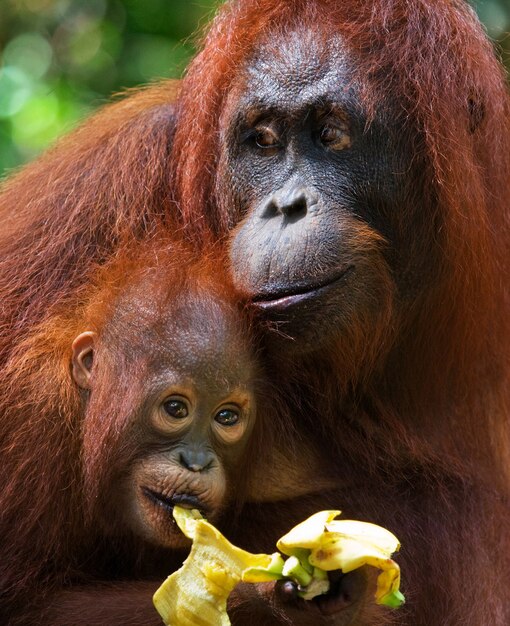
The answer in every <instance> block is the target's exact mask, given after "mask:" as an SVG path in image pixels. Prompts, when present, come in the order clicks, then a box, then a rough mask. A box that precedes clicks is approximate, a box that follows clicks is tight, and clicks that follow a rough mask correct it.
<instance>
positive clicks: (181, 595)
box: [153, 506, 404, 626]
mask: <svg viewBox="0 0 510 626" xmlns="http://www.w3.org/2000/svg"><path fill="white" fill-rule="evenodd" d="M339 514H340V511H320V512H319V513H316V514H315V515H312V516H311V517H309V518H308V519H307V520H305V521H304V522H302V523H301V524H298V525H297V526H295V527H294V528H293V529H292V530H291V531H290V532H289V533H287V534H286V535H284V536H283V537H282V538H281V539H280V540H279V541H278V543H277V547H278V549H279V550H280V551H281V552H282V553H283V554H285V555H287V556H288V557H289V558H287V560H286V561H284V560H283V558H282V556H281V555H280V554H279V553H274V554H272V555H269V554H251V553H250V552H246V551H245V550H241V549H240V548H237V547H236V546H234V545H232V544H231V543H230V542H229V541H228V540H227V539H226V538H225V537H224V536H223V535H222V534H221V533H220V532H219V531H218V530H217V529H216V528H215V527H214V526H212V525H211V524H209V523H208V522H207V521H206V520H205V519H203V518H201V516H200V513H199V512H198V511H195V510H192V511H190V510H188V509H183V508H181V507H178V506H176V507H174V517H175V520H176V522H177V524H178V526H179V528H180V529H181V530H182V532H183V533H184V534H185V535H186V536H187V537H189V538H190V539H191V540H192V541H193V544H192V547H191V552H190V554H189V556H188V558H187V559H186V560H185V561H184V563H183V565H182V567H181V568H180V569H179V570H178V571H177V572H174V573H173V574H171V575H170V576H169V577H168V578H167V579H166V581H165V582H164V583H163V584H162V585H161V587H160V588H159V589H158V590H157V591H156V593H155V594H154V598H153V600H154V605H155V607H156V609H157V611H158V613H159V614H160V615H161V617H162V618H163V621H164V623H165V624H167V625H168V626H228V625H229V624H230V620H229V618H228V615H227V599H228V596H229V594H230V593H231V591H232V590H233V589H234V587H235V586H236V585H237V583H239V582H241V581H243V582H249V583H258V582H266V581H271V580H279V579H283V578H288V579H291V580H293V581H295V582H296V583H297V584H298V585H299V589H300V595H301V596H302V597H303V598H305V600H310V599H312V598H314V597H315V596H317V595H320V594H323V593H326V592H327V591H328V589H329V579H328V576H327V572H328V571H332V570H342V572H344V573H348V572H350V571H352V570H354V569H357V568H358V567H361V566H363V565H372V566H374V567H377V568H379V569H380V570H381V574H379V577H378V579H377V591H376V594H375V600H376V602H377V603H378V604H385V605H387V606H391V607H394V608H396V607H398V606H400V605H401V604H402V603H403V602H404V596H403V595H402V594H401V593H400V591H399V584H400V568H399V566H398V565H397V563H395V561H393V560H392V559H391V555H392V554H393V552H396V551H397V550H398V549H399V547H400V544H399V542H398V539H397V538H396V537H395V535H393V534H392V533H390V532H389V531H388V530H385V529H384V528H381V527H380V526H376V525H375V524H370V523H367V522H357V521H352V520H335V519H334V518H335V517H337V516H338V515H339Z"/></svg>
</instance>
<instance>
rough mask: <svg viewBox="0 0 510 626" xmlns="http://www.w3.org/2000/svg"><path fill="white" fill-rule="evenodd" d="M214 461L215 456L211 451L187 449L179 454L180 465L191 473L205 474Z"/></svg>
mask: <svg viewBox="0 0 510 626" xmlns="http://www.w3.org/2000/svg"><path fill="white" fill-rule="evenodd" d="M213 461H214V454H213V452H211V451H210V450H203V449H198V450H197V449H190V448H185V449H184V450H181V451H180V453H179V463H180V464H181V465H182V467H184V468H186V469H187V470H189V471H190V472H203V471H205V470H207V469H209V468H210V467H211V465H212V464H213Z"/></svg>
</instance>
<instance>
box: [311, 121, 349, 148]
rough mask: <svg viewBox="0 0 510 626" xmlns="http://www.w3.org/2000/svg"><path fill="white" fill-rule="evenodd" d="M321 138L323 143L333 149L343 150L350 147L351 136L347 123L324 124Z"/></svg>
mask: <svg viewBox="0 0 510 626" xmlns="http://www.w3.org/2000/svg"><path fill="white" fill-rule="evenodd" d="M319 139H320V142H321V143H322V145H324V146H326V147H327V148H330V149H331V150H343V149H344V148H350V146H351V137H350V136H349V133H348V128H347V126H346V125H343V124H342V125H339V126H337V125H335V124H324V126H322V127H321V129H320V131H319Z"/></svg>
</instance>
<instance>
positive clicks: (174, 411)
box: [163, 398, 189, 419]
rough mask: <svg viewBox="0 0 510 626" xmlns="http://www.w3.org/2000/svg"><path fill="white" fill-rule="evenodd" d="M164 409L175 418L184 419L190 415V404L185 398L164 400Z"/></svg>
mask: <svg viewBox="0 0 510 626" xmlns="http://www.w3.org/2000/svg"><path fill="white" fill-rule="evenodd" d="M163 409H164V411H165V413H167V415H170V417H174V418H175V419H184V418H185V417H188V415H189V410H188V405H187V404H186V402H184V400H180V399H178V398H168V400H165V401H164V402H163Z"/></svg>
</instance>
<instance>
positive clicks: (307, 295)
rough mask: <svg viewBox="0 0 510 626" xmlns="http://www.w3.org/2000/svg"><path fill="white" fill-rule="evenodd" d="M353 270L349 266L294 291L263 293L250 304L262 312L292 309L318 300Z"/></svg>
mask: <svg viewBox="0 0 510 626" xmlns="http://www.w3.org/2000/svg"><path fill="white" fill-rule="evenodd" d="M353 270H354V265H349V266H348V267H347V268H345V269H343V270H342V271H341V272H340V273H337V274H335V275H334V276H333V277H328V278H325V279H324V280H322V281H320V282H316V283H314V284H313V285H303V286H301V285H300V286H298V287H296V288H295V289H287V290H284V289H280V290H275V291H274V292H272V293H271V292H268V293H263V294H260V295H257V296H255V297H254V298H253V300H252V303H253V305H254V306H256V307H257V308H259V309H261V310H263V311H268V312H269V311H283V310H285V309H288V308H290V307H294V306H297V305H300V304H303V303H305V302H306V301H308V300H313V299H315V298H319V297H320V296H322V295H323V294H324V293H326V292H327V291H329V289H331V288H333V287H335V286H336V285H337V283H339V282H340V281H342V280H345V278H346V277H347V276H348V275H349V274H351V273H352V272H353Z"/></svg>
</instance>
